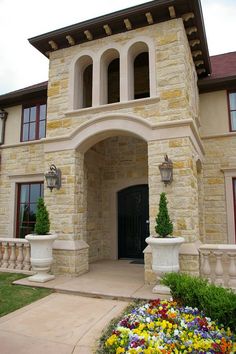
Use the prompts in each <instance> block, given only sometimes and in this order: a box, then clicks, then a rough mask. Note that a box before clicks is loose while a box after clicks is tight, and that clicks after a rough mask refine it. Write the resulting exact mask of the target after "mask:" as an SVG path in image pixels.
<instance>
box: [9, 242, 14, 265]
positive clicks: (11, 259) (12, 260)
mask: <svg viewBox="0 0 236 354" xmlns="http://www.w3.org/2000/svg"><path fill="white" fill-rule="evenodd" d="M9 246H10V249H11V255H10V259H9V266H8V268H10V269H14V268H15V266H16V244H15V242H9Z"/></svg>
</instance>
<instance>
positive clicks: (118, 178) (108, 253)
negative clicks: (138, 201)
mask: <svg viewBox="0 0 236 354" xmlns="http://www.w3.org/2000/svg"><path fill="white" fill-rule="evenodd" d="M137 184H146V185H147V184H148V162H147V144H146V142H144V141H143V140H141V139H138V138H137V137H134V136H132V135H130V136H128V135H116V136H112V137H109V138H106V139H104V140H102V141H100V142H98V143H97V144H95V145H93V146H92V147H91V148H90V149H88V150H87V152H86V153H85V154H84V186H85V189H84V194H85V195H86V203H85V210H86V230H84V234H86V242H87V244H88V245H89V262H93V261H97V260H101V259H118V199H117V196H118V192H119V191H120V190H121V189H123V188H126V187H129V186H134V185H137Z"/></svg>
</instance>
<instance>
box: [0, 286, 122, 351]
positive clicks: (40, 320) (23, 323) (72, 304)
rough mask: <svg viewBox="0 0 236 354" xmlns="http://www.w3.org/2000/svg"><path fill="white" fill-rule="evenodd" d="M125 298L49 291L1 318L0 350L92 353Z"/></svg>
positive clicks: (120, 308)
mask: <svg viewBox="0 0 236 354" xmlns="http://www.w3.org/2000/svg"><path fill="white" fill-rule="evenodd" d="M126 306H127V302H125V301H117V300H108V299H95V298H91V297H81V296H75V295H67V294H57V293H54V294H51V295H49V296H47V297H46V298H43V299H41V300H39V301H37V302H35V303H32V304H30V305H28V306H26V307H24V308H22V309H20V310H17V311H15V312H13V313H11V314H9V315H7V316H4V317H2V318H0V353H1V354H15V353H17V354H72V353H73V354H92V353H93V352H94V348H95V346H96V341H97V339H99V337H100V335H101V332H102V330H103V328H104V327H105V326H106V325H107V324H108V323H109V322H110V320H111V319H112V318H114V317H116V316H118V315H119V314H120V313H121V312H122V311H123V310H124V308H125V307H126Z"/></svg>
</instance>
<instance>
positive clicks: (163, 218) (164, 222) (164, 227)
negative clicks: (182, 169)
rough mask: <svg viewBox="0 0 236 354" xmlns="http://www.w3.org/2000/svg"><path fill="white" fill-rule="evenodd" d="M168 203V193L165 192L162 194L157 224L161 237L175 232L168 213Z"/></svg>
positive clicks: (156, 228) (157, 230)
mask: <svg viewBox="0 0 236 354" xmlns="http://www.w3.org/2000/svg"><path fill="white" fill-rule="evenodd" d="M167 203H168V202H167V199H166V194H165V193H164V192H163V193H161V195H160V202H159V212H158V214H157V217H156V226H155V230H156V233H157V234H158V235H159V237H166V236H168V235H171V234H172V232H173V224H172V221H171V220H170V217H169V214H168V208H167Z"/></svg>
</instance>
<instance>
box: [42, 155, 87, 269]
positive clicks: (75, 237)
mask: <svg viewBox="0 0 236 354" xmlns="http://www.w3.org/2000/svg"><path fill="white" fill-rule="evenodd" d="M51 163H54V164H55V165H56V166H57V168H60V169H61V175H62V185H61V189H59V190H55V189H54V190H53V191H52V192H50V190H48V189H46V190H45V193H44V199H45V203H46V205H47V207H48V211H49V214H50V221H51V231H54V232H56V233H57V234H58V236H59V237H58V240H56V241H55V242H54V246H53V249H54V251H53V256H54V265H53V272H54V273H60V274H71V275H79V274H82V273H85V272H86V271H88V245H87V243H86V240H85V239H86V235H85V232H84V230H85V222H84V217H85V210H86V208H85V207H84V188H83V186H84V181H83V180H84V176H83V154H79V153H78V152H77V151H76V150H65V151H57V152H53V153H47V154H46V155H45V171H46V170H47V169H49V166H50V164H51Z"/></svg>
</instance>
